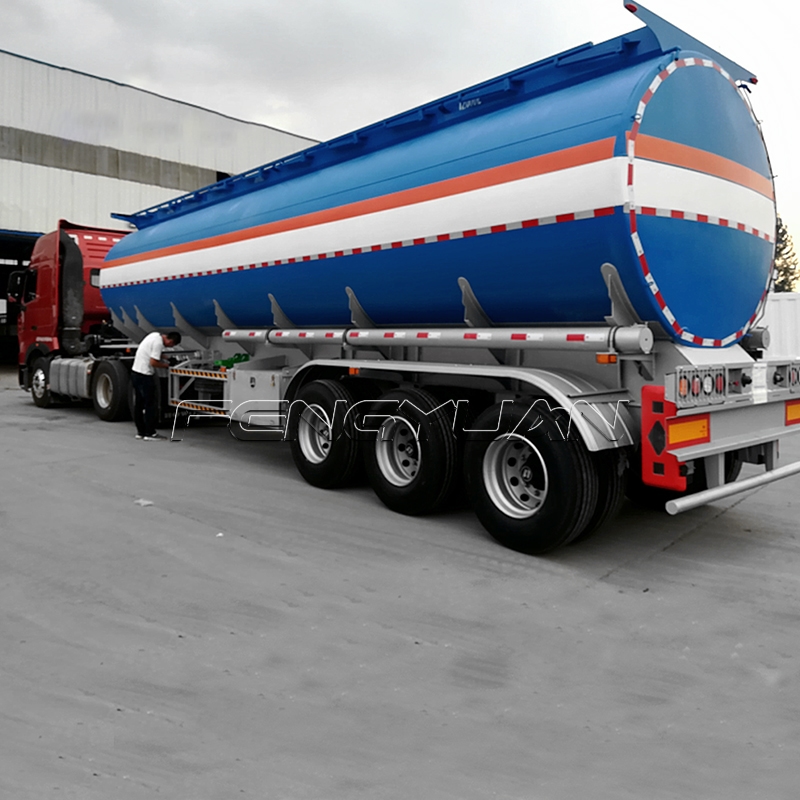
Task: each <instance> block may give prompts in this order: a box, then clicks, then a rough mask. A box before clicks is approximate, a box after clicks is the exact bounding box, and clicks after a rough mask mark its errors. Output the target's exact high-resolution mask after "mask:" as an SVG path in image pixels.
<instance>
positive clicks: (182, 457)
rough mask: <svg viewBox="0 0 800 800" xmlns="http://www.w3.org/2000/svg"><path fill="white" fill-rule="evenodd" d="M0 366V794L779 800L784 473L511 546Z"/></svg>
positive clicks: (793, 753)
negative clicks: (43, 399) (160, 436)
mask: <svg viewBox="0 0 800 800" xmlns="http://www.w3.org/2000/svg"><path fill="white" fill-rule="evenodd" d="M0 380H2V385H3V386H4V387H5V388H4V389H3V390H1V391H0V437H1V438H0V452H1V453H2V461H1V462H0V470H1V471H2V472H1V474H2V484H0V486H2V490H1V494H0V531H1V533H0V548H1V549H0V642H1V643H2V644H0V743H1V744H0V797H3V798H13V799H14V800H25V799H26V798H32V799H33V798H35V799H36V800H39V798H49V797H53V798H80V799H81V800H83V798H91V799H94V798H97V800H100V799H101V798H102V800H107V799H108V798H114V799H115V800H139V799H141V800H145V799H146V800H152V798H153V797H155V796H163V797H168V798H171V799H174V800H179V799H182V798H186V800H204V799H205V798H209V799H211V798H213V799H214V800H217V799H219V800H230V799H231V798H234V797H256V798H281V799H283V798H286V799H290V800H305V799H309V800H310V799H312V798H313V799H317V798H319V799H320V800H338V799H339V798H341V799H342V800H345V799H347V800H350V798H369V800H376V799H377V798H392V799H394V798H397V799H398V800H407V799H408V798H425V800H439V798H442V799H444V798H453V799H454V800H473V798H474V799H475V800H478V799H482V798H501V799H507V798H514V799H525V800H528V799H532V800H538V799H539V798H542V799H543V800H562V799H563V800H574V798H580V797H587V798H592V800H605V799H606V798H607V799H608V800H624V799H625V798H631V799H633V798H636V800H641V798H648V800H656V799H660V798H681V800H686V798H703V799H704V800H705V799H706V798H720V800H722V799H723V798H724V800H736V799H737V798H742V799H744V798H748V799H749V798H770V800H771V799H772V798H789V797H795V796H797V785H798V781H799V780H800V753H799V752H798V750H800V692H799V691H798V668H799V666H800V661H798V656H800V637H798V635H797V630H798V628H797V627H796V626H798V623H800V604H798V599H799V598H800V581H799V578H800V542H799V541H798V521H797V514H798V510H800V478H797V477H795V478H790V479H787V480H785V481H783V482H781V483H777V484H772V485H770V486H767V487H764V488H762V489H760V490H757V491H754V492H751V493H749V494H747V495H745V496H743V497H739V498H737V499H732V500H728V501H726V502H724V503H720V504H718V505H714V506H711V507H706V508H703V509H698V510H696V511H693V512H689V513H687V514H684V515H682V516H679V517H675V518H669V517H667V516H666V515H664V514H657V513H651V512H644V511H639V510H636V509H634V508H631V507H626V508H625V509H624V510H623V513H622V515H621V516H620V517H619V518H618V519H617V520H616V521H615V522H614V523H612V524H611V525H610V526H609V527H608V528H607V529H606V530H604V531H602V532H600V533H599V534H598V535H597V536H596V537H594V538H593V539H591V540H589V541H587V542H585V543H582V544H580V545H577V546H574V547H568V548H565V549H563V550H560V551H558V552H556V553H554V554H552V555H550V556H547V557H544V558H532V557H525V556H522V555H518V554H516V553H513V552H510V551H507V550H504V549H503V548H501V547H500V546H499V545H497V544H495V543H494V542H493V541H492V540H491V539H489V538H488V537H487V536H486V534H485V533H484V532H483V530H482V528H481V527H480V525H479V524H478V523H477V522H476V521H475V520H474V519H473V518H472V516H471V515H470V514H469V513H467V512H459V513H453V514H448V515H443V516H439V517H434V518H428V519H412V518H405V517H402V516H399V515H396V514H393V513H390V512H388V511H386V510H385V509H384V508H383V507H382V506H381V505H380V504H379V503H378V501H377V500H376V499H375V498H374V496H373V495H372V493H371V492H370V491H369V490H368V489H367V488H355V489H351V490H347V491H340V492H335V493H330V492H323V491H320V490H316V489H313V488H312V487H310V486H307V485H306V484H305V483H303V481H302V480H301V479H300V478H299V476H298V475H297V473H296V472H295V470H294V468H293V465H292V462H291V458H290V455H289V452H288V449H287V446H286V445H284V444H280V443H252V442H249V443H245V442H239V441H236V440H234V439H233V438H232V437H231V436H230V435H229V434H228V432H227V431H226V430H225V429H224V428H219V427H217V428H213V427H197V428H190V429H189V430H188V432H187V433H186V434H185V436H184V440H183V441H182V442H180V443H168V442H152V443H150V442H142V441H137V440H135V439H134V437H133V434H134V429H133V426H132V424H130V423H117V424H108V423H103V422H101V421H99V420H98V419H97V418H96V417H95V416H94V414H93V413H92V411H91V410H90V409H87V408H74V407H73V408H54V409H50V410H41V409H38V408H36V407H35V406H34V405H33V404H32V403H31V400H30V397H29V395H27V394H25V393H23V392H20V391H19V390H17V389H15V388H13V387H14V380H13V373H12V372H10V371H6V372H5V373H4V374H3V376H2V378H0ZM798 458H800V445H799V444H794V443H793V444H791V445H790V446H784V447H783V459H782V461H783V462H784V463H788V462H789V461H792V460H797V459H798ZM754 470H755V468H749V471H754ZM145 501H146V502H145Z"/></svg>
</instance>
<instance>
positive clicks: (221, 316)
mask: <svg viewBox="0 0 800 800" xmlns="http://www.w3.org/2000/svg"><path fill="white" fill-rule="evenodd" d="M211 302H212V303H214V316H216V318H217V325H218V326H219V329H220V331H230V330H236V328H238V327H239V326H238V325H237V324H236V323H235V322H234V321H233V320H232V319H231V318H230V317H229V316H228V315H227V314H226V313H225V312H224V311H223V310H222V306H221V305H220V304H219V303H218V302H217V301H216V300H212V301H211ZM236 344H238V345H239V347H241V348H242V350H244V351H245V353H249V354H250V355H251V356H253V355H255V353H256V346H255V345H254V344H251V343H250V342H239V341H237V342H236Z"/></svg>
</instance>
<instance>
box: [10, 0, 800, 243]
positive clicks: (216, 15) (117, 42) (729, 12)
mask: <svg viewBox="0 0 800 800" xmlns="http://www.w3.org/2000/svg"><path fill="white" fill-rule="evenodd" d="M645 5H646V6H647V7H648V8H649V9H650V10H651V11H654V12H655V13H657V14H659V15H661V16H663V17H665V18H666V19H668V20H669V21H670V22H672V23H673V24H675V25H677V26H678V27H681V28H683V29H684V30H685V31H687V32H688V33H691V34H692V35H693V36H695V37H696V38H698V39H700V40H702V41H704V42H706V43H707V44H708V45H710V46H711V47H713V48H714V49H716V50H718V51H719V52H721V53H723V54H724V55H726V56H728V57H729V58H731V59H733V60H734V61H737V62H739V63H740V64H741V65H743V66H744V67H746V68H747V69H749V70H751V71H752V72H754V73H755V74H756V75H757V76H758V78H759V84H758V86H756V87H755V88H754V89H753V95H752V99H753V103H754V106H755V109H756V113H757V115H758V116H759V118H760V119H761V120H762V121H763V125H764V133H765V137H766V140H767V145H768V147H769V150H770V156H771V159H772V164H773V169H774V171H775V173H776V174H777V179H776V191H777V198H778V210H779V212H780V213H781V214H782V215H783V217H784V219H785V220H786V222H787V223H788V225H789V229H790V231H791V232H793V233H794V235H795V236H797V237H800V155H798V150H800V148H799V147H798V143H797V139H798V129H797V122H798V119H799V118H800V114H799V113H798V108H797V89H796V82H795V80H796V79H795V78H794V75H793V71H792V69H791V67H792V66H793V65H792V64H790V60H792V59H793V56H795V54H796V51H797V48H798V43H797V33H798V31H800V4H799V3H797V2H795V0H761V2H752V0H749V1H748V2H745V0H649V2H646V4H645ZM0 23H2V25H0V49H4V50H9V51H11V52H14V53H18V54H20V55H25V56H29V57H32V58H36V59H40V60H42V61H47V62H49V63H52V64H57V65H59V66H65V67H71V68H73V69H77V70H81V71H83V72H88V73H91V74H93V75H98V76H101V77H105V78H112V79H114V80H117V81H121V82H124V83H129V84H132V85H134V86H138V87H141V88H143V89H149V90H151V91H154V92H158V93H159V94H163V95H166V96H168V97H172V98H176V99H178V100H185V101H187V102H191V103H195V104H197V105H200V106H204V107H206V108H210V109H213V110H215V111H221V112H223V113H225V114H229V115H231V116H234V117H237V118H240V119H246V120H252V121H256V122H262V123H266V124H268V125H272V126H274V127H277V128H282V129H284V130H288V131H291V132H292V133H298V134H301V135H304V136H309V137H312V138H315V139H328V138H332V137H334V136H337V135H338V134H341V133H345V132H347V131H349V130H353V129H354V128H358V127H361V126H363V125H366V124H368V123H370V122H374V121H376V120H379V119H382V118H383V117H386V116H389V115H390V114H394V113H398V112H400V111H403V110H404V109H406V108H410V107H413V106H416V105H419V104H421V103H423V102H426V101H428V100H431V99H434V98H436V97H439V96H441V95H444V94H448V93H450V92H454V91H457V90H459V89H462V88H464V87H466V86H469V85H470V84H473V83H478V82H480V81H482V80H485V79H487V78H490V77H493V76H494V75H498V74H501V73H503V72H506V71H508V70H511V69H514V68H515V67H519V66H523V65H525V64H528V63H531V62H533V61H536V60H538V59H540V58H544V57H546V56H549V55H553V54H555V53H557V52H559V51H561V50H565V49H567V48H569V47H573V46H575V45H578V44H582V43H584V42H587V41H594V42H600V41H603V40H604V39H608V38H611V37H612V36H616V35H619V34H622V33H625V32H627V31H629V30H631V29H633V28H636V27H638V26H639V23H638V21H637V20H636V19H635V18H634V17H633V16H631V15H630V14H629V13H628V12H627V11H625V9H624V8H623V3H622V0H491V2H490V0H227V2H226V3H220V2H218V0H58V2H54V0H0ZM253 166H256V165H253ZM798 244H800V239H798Z"/></svg>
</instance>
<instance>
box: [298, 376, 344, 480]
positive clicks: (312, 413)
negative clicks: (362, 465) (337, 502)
mask: <svg viewBox="0 0 800 800" xmlns="http://www.w3.org/2000/svg"><path fill="white" fill-rule="evenodd" d="M353 402H354V401H353V396H352V394H350V392H349V391H348V390H347V389H346V388H345V387H344V386H342V384H341V383H337V382H336V381H330V380H319V381H312V382H311V383H308V384H306V385H305V386H303V387H302V388H301V389H300V391H299V392H298V393H297V396H296V397H295V401H294V402H293V403H292V412H291V416H290V418H289V423H288V427H287V435H288V438H289V440H290V442H291V450H292V458H293V459H294V463H295V466H296V467H297V470H298V472H299V473H300V474H301V475H302V476H303V478H304V479H305V480H306V482H307V483H310V484H311V485H312V486H317V487H319V488H320V489H335V488H337V487H339V486H345V485H347V484H348V483H349V482H350V481H351V479H352V478H353V475H354V473H355V470H356V466H357V465H358V460H359V459H358V456H359V448H358V441H357V440H356V437H355V436H354V427H353V415H352V414H347V413H346V412H347V411H348V410H349V409H350V408H351V407H352V405H353ZM337 403H338V406H337Z"/></svg>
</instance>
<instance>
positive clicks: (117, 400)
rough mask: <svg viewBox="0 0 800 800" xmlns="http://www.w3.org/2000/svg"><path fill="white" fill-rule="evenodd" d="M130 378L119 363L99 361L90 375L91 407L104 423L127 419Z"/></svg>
mask: <svg viewBox="0 0 800 800" xmlns="http://www.w3.org/2000/svg"><path fill="white" fill-rule="evenodd" d="M129 383H130V376H129V375H128V370H127V369H125V365H124V364H122V362H120V361H101V362H100V363H99V364H98V365H97V367H95V370H94V374H93V375H92V405H93V406H94V410H95V413H96V414H97V416H98V417H100V419H102V420H105V421H106V422H117V421H118V420H123V419H129V414H130V409H129V408H128V384H129Z"/></svg>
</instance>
